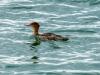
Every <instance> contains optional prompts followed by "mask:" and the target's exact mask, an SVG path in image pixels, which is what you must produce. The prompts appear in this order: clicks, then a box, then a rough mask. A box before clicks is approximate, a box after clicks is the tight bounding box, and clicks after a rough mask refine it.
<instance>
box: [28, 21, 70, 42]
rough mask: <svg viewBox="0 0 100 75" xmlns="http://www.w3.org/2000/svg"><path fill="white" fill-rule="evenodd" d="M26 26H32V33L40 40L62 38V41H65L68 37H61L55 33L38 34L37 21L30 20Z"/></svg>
mask: <svg viewBox="0 0 100 75" xmlns="http://www.w3.org/2000/svg"><path fill="white" fill-rule="evenodd" d="M27 26H31V27H32V30H33V35H35V36H37V35H38V36H39V38H40V40H45V41H46V40H55V41H56V40H62V41H67V40H68V39H69V38H68V37H63V36H61V35H57V34H54V33H43V34H40V33H39V27H40V25H39V23H37V22H32V23H30V24H29V25H27Z"/></svg>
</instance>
